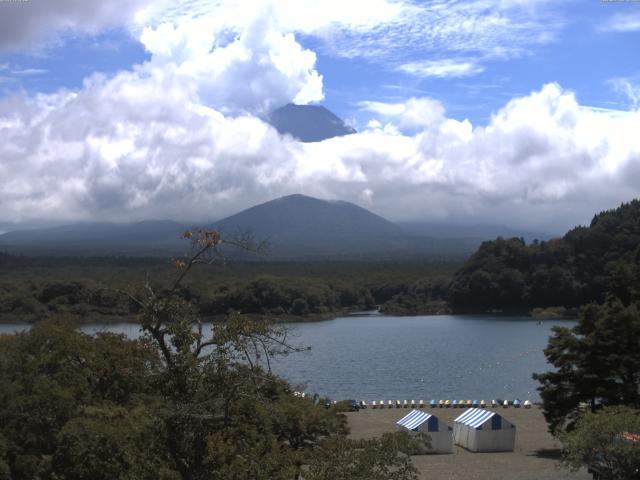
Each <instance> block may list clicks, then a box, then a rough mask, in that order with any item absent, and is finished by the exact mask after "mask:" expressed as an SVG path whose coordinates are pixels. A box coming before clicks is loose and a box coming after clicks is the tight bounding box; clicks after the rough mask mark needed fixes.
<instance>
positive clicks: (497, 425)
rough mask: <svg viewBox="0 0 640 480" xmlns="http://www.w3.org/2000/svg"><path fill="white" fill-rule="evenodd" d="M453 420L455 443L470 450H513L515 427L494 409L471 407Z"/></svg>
mask: <svg viewBox="0 0 640 480" xmlns="http://www.w3.org/2000/svg"><path fill="white" fill-rule="evenodd" d="M453 422H454V424H453V439H454V441H455V443H456V445H460V446H461V447H464V448H466V449H467V450H471V451H472V452H513V447H514V445H515V442H516V427H515V426H514V425H512V424H511V423H509V422H508V421H506V420H505V419H504V418H503V417H502V416H501V415H498V414H497V413H496V412H495V411H491V410H484V409H481V408H472V409H470V410H467V411H466V412H464V413H463V414H462V415H460V416H459V417H457V418H456V419H455V420H454V421H453Z"/></svg>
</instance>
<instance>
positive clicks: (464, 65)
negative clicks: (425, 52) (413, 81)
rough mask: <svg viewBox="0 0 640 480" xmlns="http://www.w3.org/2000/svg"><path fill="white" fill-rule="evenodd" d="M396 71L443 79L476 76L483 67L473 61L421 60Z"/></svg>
mask: <svg viewBox="0 0 640 480" xmlns="http://www.w3.org/2000/svg"><path fill="white" fill-rule="evenodd" d="M398 70H400V71H401V72H405V73H409V74H411V75H416V76H418V77H438V78H445V77H468V76H470V75H477V74H478V73H482V72H483V71H484V67H483V66H482V65H478V64H477V63H475V62H474V61H465V60H456V59H450V58H448V59H443V60H423V61H420V62H410V63H405V64H403V65H400V66H399V67H398Z"/></svg>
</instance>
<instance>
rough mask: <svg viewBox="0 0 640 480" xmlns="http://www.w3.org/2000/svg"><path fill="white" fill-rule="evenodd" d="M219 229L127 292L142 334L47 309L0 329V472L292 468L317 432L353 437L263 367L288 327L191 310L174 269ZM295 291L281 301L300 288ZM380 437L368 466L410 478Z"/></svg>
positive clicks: (204, 256)
mask: <svg viewBox="0 0 640 480" xmlns="http://www.w3.org/2000/svg"><path fill="white" fill-rule="evenodd" d="M221 243H223V240H222V239H221V238H220V236H219V235H218V234H217V233H216V232H203V233H202V234H201V235H199V236H197V237H196V238H194V249H195V250H194V253H193V255H192V256H191V257H190V258H189V259H188V260H187V261H179V262H176V264H175V267H176V268H175V270H174V274H175V276H174V280H173V281H171V282H170V283H169V284H165V285H163V284H161V283H160V282H155V283H154V284H151V283H150V282H148V283H147V284H146V285H145V286H144V288H143V289H141V290H140V291H141V292H142V295H141V294H139V293H138V294H135V293H134V294H131V295H130V298H129V301H131V302H133V303H134V304H135V305H136V306H137V309H138V311H139V322H140V325H141V328H142V330H143V333H144V334H143V336H142V338H140V339H136V340H131V339H127V338H125V337H124V336H119V335H114V334H106V333H100V334H97V335H95V336H90V335H86V334H83V333H81V332H79V331H78V330H76V329H75V328H74V327H73V325H72V324H70V323H69V322H60V321H51V320H50V321H42V322H38V323H37V324H36V325H35V326H34V327H33V328H32V329H31V330H30V331H29V332H25V333H20V334H17V335H12V336H0V479H2V478H11V479H12V480H23V479H24V480H26V479H42V480H55V479H61V478H65V479H70V480H76V479H77V480H80V479H107V478H109V479H124V480H129V479H131V480H133V479H147V478H149V479H152V478H153V479H156V478H158V479H166V480H170V479H171V480H173V479H189V480H194V479H204V478H224V479H228V480H234V479H237V480H244V479H247V478H252V479H256V480H267V479H275V480H279V479H282V480H285V479H287V480H291V479H296V478H301V475H302V474H303V472H304V470H305V469H306V468H307V466H309V465H312V464H313V465H315V464H317V462H318V459H317V455H318V451H319V448H321V447H320V445H322V448H324V449H336V448H337V447H336V446H335V445H336V443H337V444H338V445H340V446H346V448H350V449H353V448H354V447H353V446H354V445H357V449H358V451H359V450H360V448H361V446H362V445H364V444H360V443H353V442H351V441H349V440H347V438H346V434H347V428H346V421H345V418H344V416H343V415H341V414H339V413H338V412H337V411H336V410H335V409H325V408H324V405H321V404H316V403H314V401H313V400H312V399H309V398H300V397H296V396H294V395H293V392H292V391H291V388H290V386H289V385H288V384H287V383H286V382H285V381H284V380H282V379H280V378H277V377H276V376H274V375H273V374H272V373H271V371H270V368H269V365H270V361H271V359H272V358H273V357H274V356H276V355H278V354H281V353H289V352H293V351H296V350H297V348H296V347H294V346H292V345H289V344H288V343H287V342H286V341H285V340H286V334H287V332H286V329H284V328H283V327H281V326H274V325H272V324H271V323H269V322H268V321H266V320H263V319H261V320H256V319H247V318H244V317H241V316H240V315H239V314H237V313H232V314H230V315H229V316H228V317H227V318H226V319H225V320H224V321H221V322H216V323H213V324H207V325H204V324H203V323H201V322H200V321H199V313H198V305H197V304H195V303H194V302H193V301H192V300H193V298H194V295H193V292H190V291H189V289H188V288H185V286H184V285H183V282H184V280H185V278H186V277H187V274H188V273H189V272H191V271H192V269H193V267H194V266H195V265H197V264H200V263H202V264H209V263H210V262H211V261H212V260H215V258H216V257H215V253H216V249H217V246H218V245H220V244H221ZM227 243H232V242H227ZM238 246H240V247H243V248H244V247H245V245H244V244H238ZM269 288H271V287H269ZM269 288H267V287H265V286H264V285H262V287H261V290H269ZM320 290H321V291H323V289H322V288H320ZM330 290H331V291H332V292H334V293H335V292H336V291H338V290H333V289H330ZM345 291H347V292H348V290H345ZM351 293H353V292H351ZM85 294H86V289H85V288H84V286H83V285H82V284H81V283H77V284H75V283H71V284H64V283H63V284H53V285H51V286H49V287H47V288H46V289H45V290H43V291H42V292H40V294H39V296H40V297H41V298H43V299H46V300H47V301H51V300H52V299H58V298H61V297H64V298H66V299H68V300H70V301H71V303H74V302H76V303H79V301H80V300H79V299H81V298H84V296H85ZM270 295H276V296H277V294H275V293H274V294H270ZM296 295H298V296H296V297H295V298H294V300H293V303H297V304H300V302H308V300H305V299H302V298H301V297H300V296H299V295H300V290H297V291H296ZM306 298H307V299H309V298H311V296H307V297H306ZM354 298H359V294H358V292H357V291H356V293H355V295H354ZM296 300H300V302H296ZM313 305H315V304H314V303H313V302H311V303H307V306H308V307H309V308H312V306H313ZM302 307H304V305H302ZM302 307H296V308H302ZM371 445H374V444H373V443H372V444H371ZM392 446H393V445H391V444H389V443H388V442H387V441H386V440H385V441H384V442H383V443H380V445H379V446H378V447H380V448H382V449H383V450H386V449H387V448H391V447H392ZM380 448H378V450H376V451H377V454H376V456H377V457H378V458H377V460H376V463H375V468H373V467H372V469H371V470H370V471H371V472H372V475H373V474H375V475H377V476H375V475H374V476H371V477H369V478H398V479H405V478H413V477H408V476H402V475H401V473H399V472H410V471H412V470H411V467H410V461H409V459H408V458H407V457H406V456H405V457H401V456H399V455H391V454H390V453H389V452H386V451H382V450H380ZM394 448H395V447H394ZM365 450H366V451H372V452H373V450H372V447H366V448H365ZM396 451H398V450H397V449H396ZM358 455H360V454H359V453H358ZM400 459H401V460H400ZM345 468H348V466H347V465H345ZM385 469H386V470H385ZM382 472H387V473H389V472H390V473H392V476H391V477H381V476H380V475H382ZM304 478H308V477H307V476H306V474H305V475H304ZM359 478H360V477H359Z"/></svg>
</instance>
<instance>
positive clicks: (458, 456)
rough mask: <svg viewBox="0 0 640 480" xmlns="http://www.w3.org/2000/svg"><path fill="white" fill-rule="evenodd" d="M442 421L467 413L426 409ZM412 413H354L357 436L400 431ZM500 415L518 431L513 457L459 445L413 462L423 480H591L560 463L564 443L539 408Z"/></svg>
mask: <svg viewBox="0 0 640 480" xmlns="http://www.w3.org/2000/svg"><path fill="white" fill-rule="evenodd" d="M425 410H426V411H429V412H431V413H433V414H434V415H436V416H437V417H438V418H439V419H440V420H441V421H443V422H445V423H447V424H448V425H450V426H453V419H454V418H456V417H457V416H458V415H460V414H462V413H463V412H464V411H465V410H463V409H452V408H435V409H430V408H426V409H425ZM409 411H410V410H409V409H404V408H403V409H396V408H392V409H387V408H384V409H381V410H379V409H376V410H373V409H371V408H367V409H365V410H361V411H359V412H353V413H348V414H347V415H348V419H349V426H350V427H351V436H352V437H353V438H371V437H375V436H379V435H381V434H383V433H384V432H393V431H396V430H397V428H396V425H395V422H397V421H398V420H400V419H401V418H402V417H403V416H405V415H406V414H407V413H408V412H409ZM496 411H497V413H499V414H500V415H502V416H503V417H504V418H505V419H506V420H508V421H509V422H511V423H512V424H514V425H515V426H516V445H515V450H514V451H513V452H501V453H473V452H469V451H468V450H465V449H464V448H462V447H458V446H457V445H455V446H454V453H453V454H438V455H420V456H415V457H413V463H414V465H415V466H416V468H418V470H419V471H420V479H424V480H426V479H429V480H458V479H460V480H485V479H486V480H489V479H499V480H502V479H504V480H510V479H514V480H516V479H517V480H547V479H549V480H551V479H554V480H556V479H558V480H565V479H566V480H587V479H591V475H589V474H588V473H587V471H586V469H583V470H580V471H578V472H571V471H570V470H568V469H566V468H564V467H562V466H561V465H560V462H559V458H560V443H559V442H558V441H557V440H555V439H554V438H553V437H552V436H551V435H550V434H549V433H548V432H547V424H546V422H545V420H544V417H543V416H542V411H541V410H540V409H539V408H538V407H535V406H534V407H533V408H531V409H524V408H507V409H505V408H499V409H496Z"/></svg>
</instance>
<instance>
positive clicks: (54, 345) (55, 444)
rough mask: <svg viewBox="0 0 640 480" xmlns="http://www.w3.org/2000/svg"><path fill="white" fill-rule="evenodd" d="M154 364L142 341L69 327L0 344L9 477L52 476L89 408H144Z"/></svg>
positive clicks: (40, 329)
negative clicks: (74, 425) (69, 434)
mask: <svg viewBox="0 0 640 480" xmlns="http://www.w3.org/2000/svg"><path fill="white" fill-rule="evenodd" d="M157 365H158V358H157V355H156V354H155V352H154V351H153V350H152V349H150V348H149V346H148V345H147V344H146V343H144V342H140V341H130V340H127V339H125V338H124V337H123V336H119V335H114V334H99V335H97V336H96V337H90V336H88V335H84V334H82V333H80V332H78V331H76V330H74V328H73V326H72V325H70V324H68V323H64V322H63V323H59V322H42V323H39V324H37V325H36V326H34V327H33V328H32V329H31V331H30V332H28V333H20V334H17V335H15V336H2V337H0V385H2V388H0V436H2V437H4V438H5V439H6V444H7V447H6V451H7V452H8V453H7V455H6V457H5V458H6V463H7V465H8V466H9V468H10V469H11V472H12V475H11V478H14V479H23V478H24V479H27V478H29V479H30V478H49V477H51V476H53V475H55V472H56V471H57V466H56V465H55V464H54V463H53V458H54V456H55V455H56V454H57V453H58V452H59V449H60V445H61V438H60V435H61V432H62V431H63V430H64V429H65V428H67V427H68V426H69V424H70V423H69V422H72V421H73V420H74V419H76V418H77V417H78V416H79V415H80V414H81V412H83V411H84V410H85V409H86V408H87V407H90V406H94V405H101V406H105V407H108V406H110V405H114V404H119V405H121V406H123V407H128V406H133V405H136V404H138V403H141V402H142V403H144V402H146V400H147V399H148V397H149V395H150V393H151V390H152V385H151V384H150V381H151V380H152V379H153V377H154V375H155V371H156V368H157Z"/></svg>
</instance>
